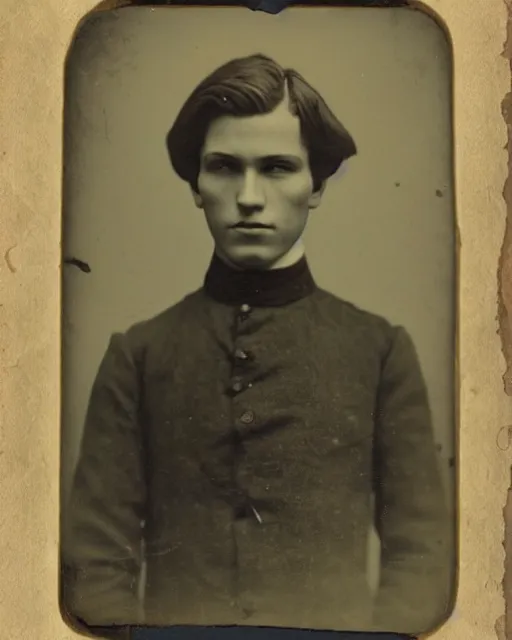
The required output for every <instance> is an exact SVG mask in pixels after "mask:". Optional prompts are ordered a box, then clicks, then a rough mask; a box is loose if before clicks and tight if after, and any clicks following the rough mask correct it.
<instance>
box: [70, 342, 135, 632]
mask: <svg viewBox="0 0 512 640" xmlns="http://www.w3.org/2000/svg"><path fill="white" fill-rule="evenodd" d="M125 341H126V338H125V336H123V335H121V334H115V335H113V336H112V337H111V339H110V343H109V345H108V348H107V350H106V353H105V355H104V357H103V360H102V362H101V365H100V367H99V370H98V373H97V375H96V378H95V381H94V383H93V387H92V391H91V395H90V399H89V405H88V409H87V415H86V419H85V425H84V431H83V436H82V442H81V450H80V455H79V459H78V463H77V467H76V470H75V476H74V481H73V485H72V488H71V492H70V499H69V501H68V502H67V504H65V505H64V507H63V516H62V530H61V531H62V546H61V550H62V554H61V560H62V569H63V579H62V600H63V602H62V605H63V609H64V612H65V613H67V614H68V615H71V617H73V618H78V619H79V620H80V621H81V622H83V623H85V624H87V625H90V626H108V625H111V624H116V625H126V624H136V623H139V622H140V618H141V615H140V609H141V607H140V603H139V598H138V584H139V575H140V568H141V547H142V526H143V524H142V523H143V520H144V505H145V497H146V492H145V480H144V466H143V442H142V435H141V430H140V426H141V425H140V424H139V416H138V412H139V410H138V407H139V395H140V388H139V384H138V375H137V371H136V367H135V364H134V360H133V357H132V355H131V354H130V351H129V349H128V347H127V345H126V344H125Z"/></svg>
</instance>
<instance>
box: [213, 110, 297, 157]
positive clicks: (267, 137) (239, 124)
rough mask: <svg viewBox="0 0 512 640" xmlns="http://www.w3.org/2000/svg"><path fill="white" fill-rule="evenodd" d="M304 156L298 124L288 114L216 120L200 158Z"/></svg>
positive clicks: (277, 113)
mask: <svg viewBox="0 0 512 640" xmlns="http://www.w3.org/2000/svg"><path fill="white" fill-rule="evenodd" d="M303 152H304V149H303V145H302V139H301V131H300V121H299V119H298V118H296V117H295V116H293V115H292V114H291V113H290V112H289V111H287V110H286V111H284V112H283V111H281V110H279V111H278V110H276V111H274V112H271V113H268V114H261V115H260V114H258V115H255V116H247V117H245V116H242V117H238V116H223V117H221V118H218V119H217V120H214V121H213V122H212V124H211V125H210V128H209V130H208V132H207V135H206V138H205V143H204V147H203V154H209V153H227V154H232V155H246V154H250V155H258V156H269V155H289V154H300V155H302V154H303Z"/></svg>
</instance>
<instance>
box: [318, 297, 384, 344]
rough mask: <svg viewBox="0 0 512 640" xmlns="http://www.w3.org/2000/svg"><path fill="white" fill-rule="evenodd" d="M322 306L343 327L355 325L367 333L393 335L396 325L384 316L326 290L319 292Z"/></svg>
mask: <svg viewBox="0 0 512 640" xmlns="http://www.w3.org/2000/svg"><path fill="white" fill-rule="evenodd" d="M318 294H319V302H320V306H321V307H322V308H323V311H324V313H327V314H328V315H329V316H330V317H331V318H332V320H333V321H335V322H338V323H340V324H343V325H354V326H357V327H360V328H361V329H365V330H367V331H374V332H375V333H382V334H383V335H390V334H392V333H393V331H394V329H395V327H394V325H393V324H392V323H391V322H390V321H389V320H388V319H387V318H385V317H384V316H382V315H379V314H377V313H373V312H371V311H367V310H366V309H363V308H362V307H360V306H358V305H356V304H354V303H353V302H349V301H348V300H345V299H343V298H340V297H338V296H336V295H334V294H333V293H330V292H329V291H326V290H324V289H319V290H318Z"/></svg>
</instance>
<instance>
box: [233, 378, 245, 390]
mask: <svg viewBox="0 0 512 640" xmlns="http://www.w3.org/2000/svg"><path fill="white" fill-rule="evenodd" d="M243 388H244V385H243V384H242V381H241V380H239V379H238V380H237V379H235V380H234V382H233V384H232V385H231V389H232V390H233V391H234V392H235V393H240V391H242V389H243Z"/></svg>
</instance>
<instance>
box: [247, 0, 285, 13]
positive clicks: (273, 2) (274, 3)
mask: <svg viewBox="0 0 512 640" xmlns="http://www.w3.org/2000/svg"><path fill="white" fill-rule="evenodd" d="M290 2H291V0H246V4H247V6H248V7H249V9H251V10H252V11H264V12H265V13H270V14H271V15H273V16H275V15H277V14H278V13H281V11H283V9H286V7H287V6H288V5H289V4H290Z"/></svg>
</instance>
